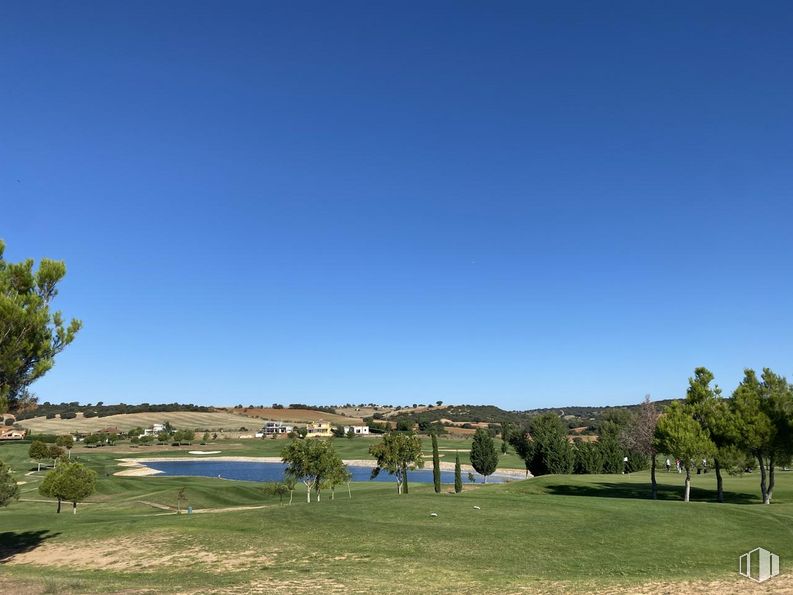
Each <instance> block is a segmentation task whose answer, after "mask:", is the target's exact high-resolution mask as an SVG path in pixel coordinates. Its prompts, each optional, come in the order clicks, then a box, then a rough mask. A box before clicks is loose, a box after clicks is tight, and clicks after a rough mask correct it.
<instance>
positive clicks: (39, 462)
mask: <svg viewBox="0 0 793 595" xmlns="http://www.w3.org/2000/svg"><path fill="white" fill-rule="evenodd" d="M38 464H39V471H41V461H38Z"/></svg>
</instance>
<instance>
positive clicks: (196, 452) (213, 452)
mask: <svg viewBox="0 0 793 595" xmlns="http://www.w3.org/2000/svg"><path fill="white" fill-rule="evenodd" d="M221 452H223V451H221V450H188V451H187V454H189V455H219V454H220V453H221Z"/></svg>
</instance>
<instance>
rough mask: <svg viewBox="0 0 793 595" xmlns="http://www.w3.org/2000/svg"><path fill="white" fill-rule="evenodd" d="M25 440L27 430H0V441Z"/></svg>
mask: <svg viewBox="0 0 793 595" xmlns="http://www.w3.org/2000/svg"><path fill="white" fill-rule="evenodd" d="M24 438H25V430H17V429H14V428H3V429H0V440H23V439H24Z"/></svg>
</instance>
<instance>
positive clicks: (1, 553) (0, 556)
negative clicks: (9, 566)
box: [0, 529, 60, 564]
mask: <svg viewBox="0 0 793 595" xmlns="http://www.w3.org/2000/svg"><path fill="white" fill-rule="evenodd" d="M58 535H60V533H50V532H49V531H48V530H47V529H42V530H41V531H18V532H17V531H6V532H5V533H0V564H3V563H4V562H7V561H8V560H9V559H10V558H12V557H13V556H15V555H17V554H24V553H25V552H29V551H32V550H35V549H36V548H37V547H38V546H40V545H41V544H42V543H43V542H44V541H45V540H47V539H52V538H53V537H57V536H58Z"/></svg>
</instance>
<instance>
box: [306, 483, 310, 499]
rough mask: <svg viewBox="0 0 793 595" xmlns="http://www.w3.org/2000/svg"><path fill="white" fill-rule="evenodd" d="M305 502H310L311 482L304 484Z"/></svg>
mask: <svg viewBox="0 0 793 595" xmlns="http://www.w3.org/2000/svg"><path fill="white" fill-rule="evenodd" d="M306 502H308V503H309V504H311V484H310V483H307V484H306Z"/></svg>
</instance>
